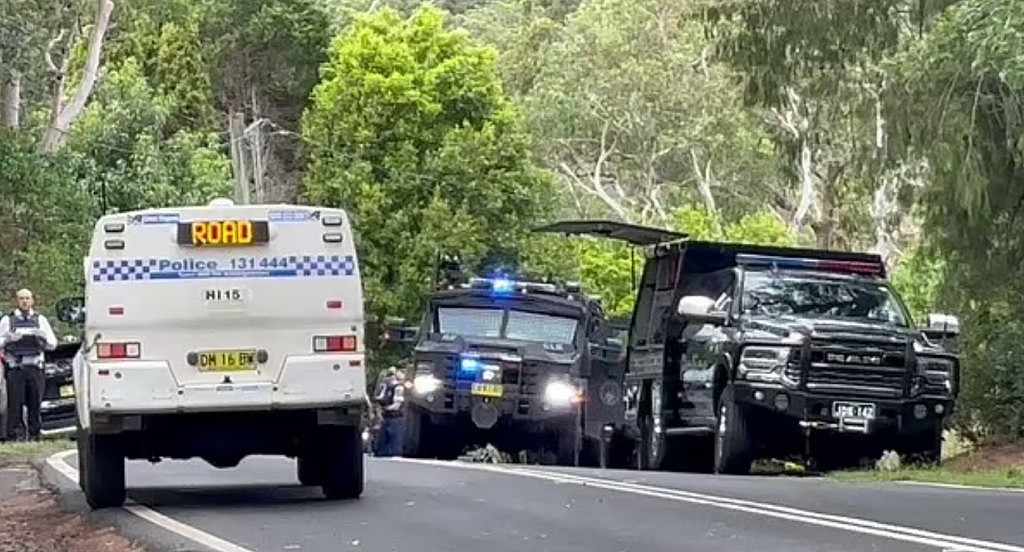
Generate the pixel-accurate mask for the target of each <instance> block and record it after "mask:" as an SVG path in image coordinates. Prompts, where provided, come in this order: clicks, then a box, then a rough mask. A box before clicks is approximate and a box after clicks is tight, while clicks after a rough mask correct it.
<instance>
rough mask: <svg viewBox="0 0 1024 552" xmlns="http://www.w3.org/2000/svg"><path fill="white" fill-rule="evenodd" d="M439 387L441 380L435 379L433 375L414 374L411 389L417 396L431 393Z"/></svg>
mask: <svg viewBox="0 0 1024 552" xmlns="http://www.w3.org/2000/svg"><path fill="white" fill-rule="evenodd" d="M439 387H441V380H439V379H437V378H436V377H435V376H434V374H416V377H415V378H414V379H413V380H412V389H413V391H415V392H416V394H417V395H426V394H428V393H433V392H434V391H437V389H438V388H439Z"/></svg>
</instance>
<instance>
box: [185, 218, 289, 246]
mask: <svg viewBox="0 0 1024 552" xmlns="http://www.w3.org/2000/svg"><path fill="white" fill-rule="evenodd" d="M269 237H270V233H269V228H268V226H267V222H266V221H248V220H222V221H194V222H182V223H179V224H178V243H179V244H182V245H193V246H196V247H242V246H247V245H255V244H258V243H266V242H267V241H268V240H269Z"/></svg>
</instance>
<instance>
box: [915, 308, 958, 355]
mask: <svg viewBox="0 0 1024 552" xmlns="http://www.w3.org/2000/svg"><path fill="white" fill-rule="evenodd" d="M921 333H923V334H924V335H925V336H927V337H928V339H930V340H932V341H936V342H938V343H940V344H942V347H943V348H944V349H946V350H948V351H950V352H953V353H956V352H957V350H958V349H959V347H958V343H957V341H958V338H959V337H960V319H959V318H957V317H956V316H953V315H952V314H942V313H937V312H933V313H931V314H929V315H928V323H927V324H926V325H925V327H923V328H921Z"/></svg>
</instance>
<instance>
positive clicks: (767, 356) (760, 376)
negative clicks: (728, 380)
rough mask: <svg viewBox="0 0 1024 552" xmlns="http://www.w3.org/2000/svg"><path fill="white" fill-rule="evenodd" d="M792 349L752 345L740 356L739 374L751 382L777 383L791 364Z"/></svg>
mask: <svg viewBox="0 0 1024 552" xmlns="http://www.w3.org/2000/svg"><path fill="white" fill-rule="evenodd" d="M791 351H792V348H791V347H781V346H765V345H751V346H749V347H746V348H744V349H743V352H742V353H741V354H740V365H739V370H738V374H739V377H740V378H743V379H746V380H750V381H762V382H777V381H779V380H780V379H782V372H783V370H785V368H786V363H788V362H789V355H790V352H791Z"/></svg>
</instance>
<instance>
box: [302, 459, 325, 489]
mask: <svg viewBox="0 0 1024 552" xmlns="http://www.w3.org/2000/svg"><path fill="white" fill-rule="evenodd" d="M296 471H297V472H298V476H299V483H300V484H301V485H304V486H306V487H317V486H319V485H320V484H321V482H322V481H323V473H324V463H323V459H322V458H320V457H318V456H316V455H312V454H310V455H304V456H299V458H298V460H297V462H296Z"/></svg>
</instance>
